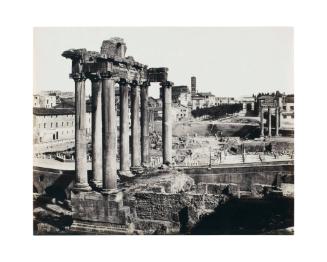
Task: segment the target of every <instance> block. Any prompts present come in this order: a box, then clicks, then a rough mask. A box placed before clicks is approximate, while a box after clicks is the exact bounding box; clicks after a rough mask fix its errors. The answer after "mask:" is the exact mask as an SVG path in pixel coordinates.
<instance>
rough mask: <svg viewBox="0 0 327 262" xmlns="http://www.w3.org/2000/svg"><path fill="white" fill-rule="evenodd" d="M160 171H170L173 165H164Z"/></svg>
mask: <svg viewBox="0 0 327 262" xmlns="http://www.w3.org/2000/svg"><path fill="white" fill-rule="evenodd" d="M160 169H163V170H169V169H171V165H169V164H162V165H161V166H160Z"/></svg>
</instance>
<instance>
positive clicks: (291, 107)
mask: <svg viewBox="0 0 327 262" xmlns="http://www.w3.org/2000/svg"><path fill="white" fill-rule="evenodd" d="M283 109H284V110H286V106H283ZM290 109H291V110H294V106H290Z"/></svg>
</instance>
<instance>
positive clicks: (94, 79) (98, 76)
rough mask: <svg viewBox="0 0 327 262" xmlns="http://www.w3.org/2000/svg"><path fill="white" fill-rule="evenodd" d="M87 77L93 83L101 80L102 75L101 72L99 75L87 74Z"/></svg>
mask: <svg viewBox="0 0 327 262" xmlns="http://www.w3.org/2000/svg"><path fill="white" fill-rule="evenodd" d="M86 77H87V78H88V79H90V80H91V82H92V83H93V82H98V81H100V80H101V74H100V73H99V72H97V73H87V74H86Z"/></svg>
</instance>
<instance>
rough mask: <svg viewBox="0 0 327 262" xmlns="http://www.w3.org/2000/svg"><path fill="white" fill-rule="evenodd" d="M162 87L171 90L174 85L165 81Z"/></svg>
mask: <svg viewBox="0 0 327 262" xmlns="http://www.w3.org/2000/svg"><path fill="white" fill-rule="evenodd" d="M160 85H161V86H162V87H167V88H170V87H172V86H173V85H174V83H173V82H171V81H164V82H161V83H160Z"/></svg>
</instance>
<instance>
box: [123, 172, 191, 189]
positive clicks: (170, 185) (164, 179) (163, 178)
mask: <svg viewBox="0 0 327 262" xmlns="http://www.w3.org/2000/svg"><path fill="white" fill-rule="evenodd" d="M193 185H194V180H193V179H192V178H191V177H189V176H187V175H185V174H183V173H180V172H178V171H176V170H168V171H165V172H162V173H160V172H152V173H148V174H145V175H142V176H141V177H139V178H135V179H133V181H131V182H127V183H126V187H127V188H128V189H127V190H128V191H134V192H136V191H151V192H162V193H163V192H165V193H178V192H186V191H189V190H191V188H192V186H193ZM159 188H160V189H159Z"/></svg>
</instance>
